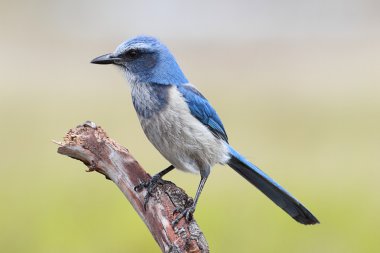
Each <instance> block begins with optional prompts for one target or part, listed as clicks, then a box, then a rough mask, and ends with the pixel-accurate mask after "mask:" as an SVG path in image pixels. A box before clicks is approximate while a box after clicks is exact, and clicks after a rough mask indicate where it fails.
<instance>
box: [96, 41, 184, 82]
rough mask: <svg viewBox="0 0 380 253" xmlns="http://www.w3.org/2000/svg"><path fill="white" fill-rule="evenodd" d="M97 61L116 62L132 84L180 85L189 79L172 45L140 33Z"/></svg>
mask: <svg viewBox="0 0 380 253" xmlns="http://www.w3.org/2000/svg"><path fill="white" fill-rule="evenodd" d="M91 63H95V64H115V65H117V66H119V67H121V68H122V69H123V70H124V71H125V72H126V74H127V78H128V81H129V82H131V83H133V84H138V83H156V84H163V85H168V84H172V85H180V84H184V83H187V82H188V81H187V79H186V77H185V75H184V74H183V72H182V70H181V69H180V67H179V66H178V64H177V62H176V60H175V59H174V56H173V55H172V54H171V53H170V51H169V49H168V48H167V47H166V46H165V45H164V44H162V43H161V42H160V41H158V40H157V39H156V38H154V37H150V36H138V37H135V38H132V39H130V40H127V41H125V42H123V43H122V44H120V45H119V46H118V47H117V48H116V50H115V51H114V52H113V53H110V54H106V55H102V56H99V57H97V58H95V59H93V60H92V61H91Z"/></svg>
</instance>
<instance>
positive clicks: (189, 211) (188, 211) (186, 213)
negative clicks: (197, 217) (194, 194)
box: [172, 205, 195, 226]
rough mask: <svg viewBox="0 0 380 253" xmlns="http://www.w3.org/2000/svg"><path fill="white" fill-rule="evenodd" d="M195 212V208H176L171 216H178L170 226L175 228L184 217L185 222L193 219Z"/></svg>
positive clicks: (192, 206)
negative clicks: (176, 214)
mask: <svg viewBox="0 0 380 253" xmlns="http://www.w3.org/2000/svg"><path fill="white" fill-rule="evenodd" d="M194 212H195V206H194V205H191V206H190V207H186V208H182V207H176V208H175V209H174V211H173V214H175V213H179V214H178V216H177V217H176V218H175V219H174V221H173V222H172V225H173V226H175V225H177V224H178V222H179V221H180V220H181V219H182V218H183V217H185V219H186V220H187V221H191V220H192V219H193V214H194Z"/></svg>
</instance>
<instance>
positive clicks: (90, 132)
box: [57, 122, 209, 253]
mask: <svg viewBox="0 0 380 253" xmlns="http://www.w3.org/2000/svg"><path fill="white" fill-rule="evenodd" d="M57 144H59V147H58V153H60V154H62V155H66V156H69V157H71V158H74V159H77V160H80V161H82V162H83V163H84V164H85V165H86V166H87V167H88V171H97V172H99V173H101V174H103V175H104V176H105V177H106V178H107V179H110V180H112V181H113V182H114V183H115V184H116V185H117V186H118V187H119V189H120V190H121V191H122V192H123V193H124V195H125V196H126V197H127V199H128V200H129V202H130V203H131V204H132V206H133V207H134V209H135V210H136V212H137V213H138V214H139V216H140V217H141V219H142V220H143V221H144V223H145V224H146V226H147V227H148V229H149V230H150V232H151V233H152V235H153V237H154V239H155V240H156V242H157V243H158V245H159V246H160V248H161V250H162V252H172V253H174V252H209V249H208V244H207V241H206V239H205V237H204V235H203V233H202V231H201V230H200V228H199V227H198V225H197V223H196V221H195V220H194V219H193V220H192V221H190V222H187V221H186V220H185V219H184V218H182V219H181V220H180V222H179V223H178V224H177V225H176V226H174V227H173V226H172V225H171V224H172V222H173V220H174V219H175V214H173V211H174V210H175V209H176V208H184V207H185V206H186V205H187V204H188V203H189V201H192V200H191V198H189V197H188V196H187V195H186V193H185V192H184V191H183V190H182V189H181V188H178V187H177V186H176V185H175V184H173V183H172V182H169V181H164V184H162V185H159V186H157V188H156V189H155V190H154V191H153V196H152V197H151V198H150V200H149V203H148V205H147V210H144V205H143V203H144V196H145V194H146V190H145V189H144V190H142V191H140V192H136V191H135V190H134V187H135V186H136V185H138V184H139V183H140V182H143V181H147V180H149V179H150V178H151V176H150V175H149V174H148V173H147V172H145V170H144V169H143V168H142V167H141V166H140V165H139V163H138V162H137V161H136V160H135V159H134V158H133V157H132V155H131V154H130V153H129V151H128V150H127V149H126V148H124V147H122V146H121V145H119V144H117V143H116V142H115V141H114V140H112V139H110V138H109V137H108V136H107V134H106V133H105V131H104V130H103V129H102V128H101V127H97V126H96V125H95V124H94V123H93V122H86V123H85V124H84V125H80V126H78V127H76V128H74V129H71V130H70V131H69V132H68V133H67V134H66V136H65V137H64V142H63V143H60V142H57Z"/></svg>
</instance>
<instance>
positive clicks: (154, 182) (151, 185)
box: [133, 175, 164, 211]
mask: <svg viewBox="0 0 380 253" xmlns="http://www.w3.org/2000/svg"><path fill="white" fill-rule="evenodd" d="M163 184H164V180H162V179H161V177H160V176H159V175H154V176H153V177H152V178H151V179H150V180H148V181H140V183H139V184H138V185H136V186H135V187H134V188H133V189H134V190H135V191H136V192H138V191H141V190H142V189H144V188H146V191H147V192H146V194H145V196H144V210H145V211H146V208H147V205H148V202H149V199H150V197H152V196H153V192H154V191H155V190H156V188H157V186H158V185H163Z"/></svg>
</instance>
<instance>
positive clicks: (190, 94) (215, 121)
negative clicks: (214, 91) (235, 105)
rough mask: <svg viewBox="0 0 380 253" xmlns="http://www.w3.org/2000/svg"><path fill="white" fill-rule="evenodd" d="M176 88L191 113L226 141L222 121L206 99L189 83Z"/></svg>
mask: <svg viewBox="0 0 380 253" xmlns="http://www.w3.org/2000/svg"><path fill="white" fill-rule="evenodd" d="M177 88H178V90H179V92H180V93H181V94H182V95H183V97H184V98H185V101H186V103H187V105H188V106H189V109H190V112H191V114H192V115H193V116H194V117H195V118H197V119H198V120H199V121H200V122H202V123H203V124H204V125H205V126H207V127H208V129H210V131H211V132H212V133H213V134H214V135H215V136H216V137H218V138H220V139H223V140H225V141H226V142H228V137H227V134H226V131H225V130H224V127H223V124H222V121H221V120H220V118H219V116H218V114H217V113H216V111H215V109H214V108H212V106H211V105H210V103H209V102H208V101H207V99H206V98H205V97H204V96H203V95H202V94H201V93H200V92H199V91H198V90H197V89H196V88H195V87H194V86H192V85H190V84H184V85H179V86H177Z"/></svg>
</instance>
